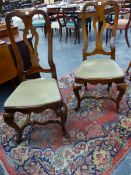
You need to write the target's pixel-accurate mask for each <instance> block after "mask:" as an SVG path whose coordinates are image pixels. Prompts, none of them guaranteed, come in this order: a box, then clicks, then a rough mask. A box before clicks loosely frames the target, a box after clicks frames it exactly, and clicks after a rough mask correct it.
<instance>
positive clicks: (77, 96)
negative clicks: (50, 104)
mask: <svg viewBox="0 0 131 175" xmlns="http://www.w3.org/2000/svg"><path fill="white" fill-rule="evenodd" d="M79 90H81V86H76V85H75V84H74V85H73V92H74V94H75V96H76V99H77V106H76V107H75V111H78V110H79V109H80V104H81V99H80V94H79Z"/></svg>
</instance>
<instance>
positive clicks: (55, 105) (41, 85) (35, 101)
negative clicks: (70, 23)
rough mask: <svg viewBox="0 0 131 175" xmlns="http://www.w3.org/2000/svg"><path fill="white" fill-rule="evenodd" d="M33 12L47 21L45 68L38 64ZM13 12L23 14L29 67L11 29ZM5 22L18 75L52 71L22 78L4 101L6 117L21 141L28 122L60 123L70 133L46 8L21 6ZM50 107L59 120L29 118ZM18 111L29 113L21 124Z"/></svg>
mask: <svg viewBox="0 0 131 175" xmlns="http://www.w3.org/2000/svg"><path fill="white" fill-rule="evenodd" d="M34 15H42V16H43V18H44V19H45V22H46V27H47V32H48V50H47V52H48V63H49V67H47V68H43V67H41V66H40V65H39V58H38V52H37V46H38V41H39V37H38V33H37V31H36V29H35V28H34V27H33V25H32V18H33V16H34ZM13 16H18V17H20V18H21V19H22V20H23V22H24V24H25V30H24V31H23V32H24V33H23V40H24V42H25V43H26V46H27V48H28V49H29V52H30V55H31V63H32V66H31V67H30V68H29V69H28V70H26V71H24V70H23V64H22V57H21V54H20V52H19V50H18V48H17V46H16V43H15V39H14V35H13V33H12V30H11V25H10V23H11V19H12V17H13ZM6 25H7V29H8V32H9V37H10V40H11V44H12V47H13V51H14V53H15V56H16V61H17V69H18V77H19V79H20V80H21V81H23V80H26V77H25V75H30V74H32V73H37V72H42V73H50V74H51V78H44V79H43V78H42V79H41V78H37V79H32V80H27V81H23V82H22V83H20V85H19V86H18V87H17V88H16V89H15V91H14V92H13V93H12V94H11V95H10V97H9V98H8V99H7V100H6V102H5V104H4V109H5V113H4V115H3V117H4V121H5V122H6V123H7V124H8V125H9V126H11V127H12V128H14V129H15V130H16V132H17V133H18V143H19V142H21V140H22V130H23V129H24V128H25V127H26V126H28V125H33V124H40V125H42V124H43V125H45V124H48V123H58V124H60V125H61V127H62V131H63V134H64V136H66V137H68V136H69V135H68V133H67V131H66V129H65V122H66V118H67V107H66V105H65V103H64V102H63V99H62V96H61V93H60V90H59V87H58V84H57V76H56V68H55V64H54V62H53V58H52V32H51V24H50V21H49V18H48V16H47V14H46V13H45V12H44V11H43V10H32V11H26V10H21V11H16V12H12V13H10V14H8V15H7V16H6ZM29 31H30V33H31V35H32V36H33V37H34V44H33V46H32V45H31V44H30V43H29V41H28V38H27V35H28V32H29ZM47 109H51V110H53V111H54V112H55V113H56V116H57V117H59V118H60V120H49V121H44V122H43V123H40V122H38V121H31V120H30V117H31V113H32V112H34V113H40V112H43V111H44V110H47ZM17 111H19V112H22V113H24V114H27V120H26V121H25V123H24V124H23V125H22V126H20V127H19V126H18V125H17V123H16V122H15V120H14V113H15V112H17ZM43 117H44V116H43ZM52 134H53V132H52ZM43 139H44V138H43Z"/></svg>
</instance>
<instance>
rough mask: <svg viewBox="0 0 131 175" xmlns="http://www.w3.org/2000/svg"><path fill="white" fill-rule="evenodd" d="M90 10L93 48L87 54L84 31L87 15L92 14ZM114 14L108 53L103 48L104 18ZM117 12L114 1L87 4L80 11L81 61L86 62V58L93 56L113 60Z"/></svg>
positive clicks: (86, 33)
mask: <svg viewBox="0 0 131 175" xmlns="http://www.w3.org/2000/svg"><path fill="white" fill-rule="evenodd" d="M90 9H93V13H94V16H93V28H94V32H95V48H94V50H93V51H91V52H89V51H88V50H89V48H88V31H87V29H86V18H87V17H88V16H89V15H88V14H89V13H92V11H91V10H90ZM112 12H114V16H115V17H114V23H113V29H112V36H111V40H110V51H106V50H105V49H104V48H103V33H104V30H105V29H106V16H107V15H108V14H109V13H112ZM118 12H119V7H118V4H117V2H115V1H106V2H96V3H94V2H88V3H86V4H85V6H84V7H83V10H82V30H83V39H84V47H83V60H86V59H87V57H88V56H92V55H95V54H104V55H110V56H111V58H112V59H115V46H114V40H115V35H116V29H117V23H118Z"/></svg>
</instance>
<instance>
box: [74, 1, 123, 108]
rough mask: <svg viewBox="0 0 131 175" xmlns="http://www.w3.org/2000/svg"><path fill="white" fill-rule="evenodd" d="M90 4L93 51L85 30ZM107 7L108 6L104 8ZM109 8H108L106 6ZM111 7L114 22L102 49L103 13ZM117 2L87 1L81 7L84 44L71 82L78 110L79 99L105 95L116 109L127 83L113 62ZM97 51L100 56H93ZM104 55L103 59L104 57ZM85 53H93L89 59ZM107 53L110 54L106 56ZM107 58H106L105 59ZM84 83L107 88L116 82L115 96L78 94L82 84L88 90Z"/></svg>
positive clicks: (89, 54) (104, 20)
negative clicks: (108, 38) (92, 13)
mask: <svg viewBox="0 0 131 175" xmlns="http://www.w3.org/2000/svg"><path fill="white" fill-rule="evenodd" d="M89 6H94V9H95V12H94V18H93V28H94V32H95V36H96V39H95V49H94V50H93V51H88V50H89V47H88V46H89V44H90V43H88V31H87V30H86V18H87V17H89V15H88V14H89V12H88V10H87V8H88V7H89ZM107 7H108V8H107ZM109 7H110V8H109ZM111 10H113V11H114V14H115V18H114V25H113V29H112V36H111V42H110V48H109V51H107V50H105V49H104V48H103V38H104V37H103V32H104V31H105V29H106V17H105V16H106V14H107V13H108V12H109V13H110V11H111ZM118 10H119V7H118V4H117V3H116V2H115V1H106V2H96V3H93V2H88V3H86V4H85V6H84V7H83V11H82V30H83V38H84V47H83V62H82V64H81V65H80V66H79V67H78V69H77V70H76V72H75V82H74V85H73V91H74V94H75V96H76V99H77V106H76V108H75V110H79V109H80V105H81V101H82V100H83V99H85V98H94V99H102V98H107V99H111V100H113V101H114V102H115V104H116V109H118V108H119V103H120V100H121V98H122V97H123V95H124V93H125V89H126V84H125V81H124V76H125V74H124V72H123V71H122V70H121V68H120V67H119V65H118V64H117V63H116V62H115V46H114V40H115V34H116V28H117V19H118ZM97 54H100V55H102V58H95V55H97ZM103 55H104V58H103ZM88 56H93V57H94V58H91V57H90V58H91V59H88ZM109 56H110V57H109ZM108 57H109V58H108ZM87 83H90V84H93V85H96V84H101V85H108V86H107V87H108V88H107V90H110V88H111V87H112V86H111V85H112V83H115V84H116V87H117V94H116V95H117V97H116V98H113V97H109V96H108V97H105V96H99V97H96V96H87V95H86V93H84V96H81V94H80V90H81V88H82V85H84V86H85V91H86V90H88V89H87Z"/></svg>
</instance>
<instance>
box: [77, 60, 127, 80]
mask: <svg viewBox="0 0 131 175" xmlns="http://www.w3.org/2000/svg"><path fill="white" fill-rule="evenodd" d="M98 65H99V66H98ZM123 76H124V73H123V71H122V70H121V68H120V67H119V66H118V65H117V63H116V62H115V61H114V60H111V59H108V58H107V59H106V58H102V59H88V60H85V61H83V63H82V64H81V65H80V67H79V68H78V69H77V71H76V72H75V77H76V78H82V79H92V80H93V79H104V78H106V79H110V78H111V79H112V78H121V77H123Z"/></svg>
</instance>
